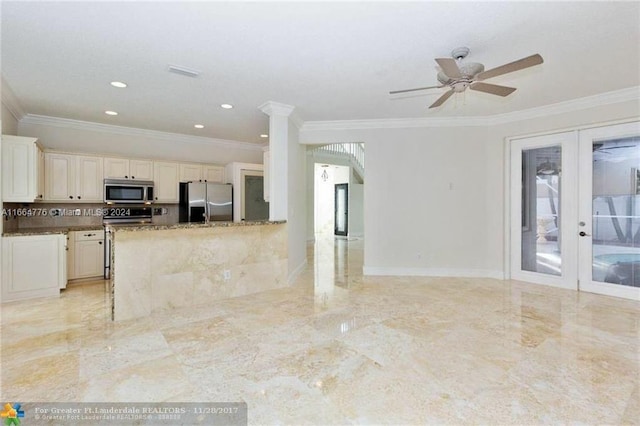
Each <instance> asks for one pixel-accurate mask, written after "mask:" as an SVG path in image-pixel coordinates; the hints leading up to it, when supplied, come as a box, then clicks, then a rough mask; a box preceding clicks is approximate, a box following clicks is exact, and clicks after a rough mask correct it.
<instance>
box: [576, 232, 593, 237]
mask: <svg viewBox="0 0 640 426" xmlns="http://www.w3.org/2000/svg"><path fill="white" fill-rule="evenodd" d="M578 235H580V236H581V237H590V236H591V234H587V233H586V232H584V231H580V233H578Z"/></svg>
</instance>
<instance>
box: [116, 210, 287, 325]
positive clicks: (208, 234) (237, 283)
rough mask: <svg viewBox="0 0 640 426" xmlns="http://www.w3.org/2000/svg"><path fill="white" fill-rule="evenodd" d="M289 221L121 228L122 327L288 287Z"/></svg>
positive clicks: (118, 228) (118, 298) (119, 285)
mask: <svg viewBox="0 0 640 426" xmlns="http://www.w3.org/2000/svg"><path fill="white" fill-rule="evenodd" d="M286 226H287V225H286V222H285V221H259V222H239V223H238V222H210V223H206V224H205V223H179V224H175V225H139V226H136V225H121V226H114V227H113V228H112V232H111V239H112V247H113V251H112V268H113V270H112V275H111V298H112V299H111V300H112V317H113V319H114V320H116V321H121V320H128V319H134V318H141V317H145V316H149V315H151V314H152V313H153V312H155V311H161V310H168V309H189V308H190V307H193V306H196V305H205V304H207V303H210V302H212V301H216V300H220V299H226V298H231V297H237V296H243V295H247V294H251V293H257V292H260V291H265V290H271V289H275V288H280V287H284V286H286V285H287V233H286Z"/></svg>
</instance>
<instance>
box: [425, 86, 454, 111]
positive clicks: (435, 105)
mask: <svg viewBox="0 0 640 426" xmlns="http://www.w3.org/2000/svg"><path fill="white" fill-rule="evenodd" d="M453 94H454V91H453V89H451V90H449V91H448V92H446V93H445V94H444V95H442V96H440V97H439V98H438V100H437V101H435V102H434V103H432V104H431V106H430V107H429V108H436V107H439V106H440V105H442V104H443V103H444V101H446V100H447V99H449V98H450V97H451V95H453Z"/></svg>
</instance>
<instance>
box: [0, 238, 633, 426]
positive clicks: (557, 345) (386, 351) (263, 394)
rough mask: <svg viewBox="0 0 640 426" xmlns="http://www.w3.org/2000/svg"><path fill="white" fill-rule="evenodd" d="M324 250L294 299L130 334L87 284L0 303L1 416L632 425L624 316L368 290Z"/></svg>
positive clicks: (545, 302)
mask: <svg viewBox="0 0 640 426" xmlns="http://www.w3.org/2000/svg"><path fill="white" fill-rule="evenodd" d="M362 246H363V244H362V241H361V240H350V241H348V240H345V239H343V240H337V241H335V242H334V241H333V240H323V241H320V242H318V243H316V245H315V247H313V246H310V247H309V258H308V260H309V265H308V267H307V268H306V270H305V271H304V272H303V274H302V275H301V276H300V278H299V279H298V280H297V282H296V283H295V285H294V286H292V287H290V288H286V289H281V290H277V291H270V292H265V293H260V294H255V295H252V296H247V297H242V298H236V299H230V300H226V301H222V302H218V303H212V304H211V306H208V307H206V308H192V309H185V310H184V311H180V312H174V313H170V314H163V315H156V316H154V317H153V318H149V319H145V320H137V321H132V322H123V323H115V324H114V323H112V322H110V321H109V320H108V314H107V308H106V306H107V297H106V294H105V286H104V283H103V282H95V283H89V284H86V285H82V286H74V287H70V288H69V289H68V290H66V291H65V292H64V294H63V296H62V297H61V298H60V299H54V300H38V301H29V302H21V303H12V304H7V305H3V306H2V308H1V309H2V314H1V315H2V322H1V328H0V332H1V333H2V353H1V368H2V384H1V386H2V388H1V389H2V393H1V395H0V400H2V401H13V400H18V401H38V400H39V401H105V402H115V401H123V402H131V401H198V402H199V401H239V400H243V401H246V402H247V403H248V406H249V420H250V423H251V424H433V423H450V424H462V423H473V424H477V423H485V424H514V423H517V424H541V423H551V424H557V423H586V424H620V423H625V424H630V423H640V390H639V384H640V355H639V354H640V349H639V346H640V339H639V338H640V334H639V328H640V304H638V303H635V302H630V301H625V300H621V299H615V298H608V297H603V296H597V295H592V294H588V293H576V292H572V291H565V290H557V289H552V288H547V287H541V286H535V285H532V284H526V283H519V282H509V281H507V282H504V281H497V280H491V279H468V278H464V279H462V278H461V279H451V278H408V277H366V278H363V277H362V274H361V271H362V255H363V253H362Z"/></svg>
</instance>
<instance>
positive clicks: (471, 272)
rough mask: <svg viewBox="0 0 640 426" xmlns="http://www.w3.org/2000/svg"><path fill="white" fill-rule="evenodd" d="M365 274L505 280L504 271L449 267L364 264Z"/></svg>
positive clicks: (363, 271) (363, 270)
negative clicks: (398, 266)
mask: <svg viewBox="0 0 640 426" xmlns="http://www.w3.org/2000/svg"><path fill="white" fill-rule="evenodd" d="M362 273H363V274H364V275H382V276H394V275H395V276H405V277H406V276H408V277H462V278H494V279H497V280H504V272H503V271H494V270H489V269H449V268H394V267H378V266H364V267H363V268H362Z"/></svg>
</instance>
